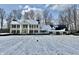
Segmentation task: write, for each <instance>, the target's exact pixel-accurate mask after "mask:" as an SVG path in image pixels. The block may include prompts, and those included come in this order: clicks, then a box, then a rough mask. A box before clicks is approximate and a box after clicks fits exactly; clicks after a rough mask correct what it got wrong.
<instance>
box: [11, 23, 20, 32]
mask: <svg viewBox="0 0 79 59" xmlns="http://www.w3.org/2000/svg"><path fill="white" fill-rule="evenodd" d="M12 25H16V28H13V27H12ZM17 25H18V24H11V25H10V33H11V34H12V33H13V31H15V33H14V34H20V27H19V28H18V27H17ZM19 26H20V25H19Z"/></svg>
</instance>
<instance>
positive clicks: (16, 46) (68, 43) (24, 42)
mask: <svg viewBox="0 0 79 59" xmlns="http://www.w3.org/2000/svg"><path fill="white" fill-rule="evenodd" d="M37 40H38V42H37ZM0 54H1V55H2V54H4V55H65V54H66V55H73V54H79V36H73V35H57V36H56V35H20V36H18V35H17V36H0Z"/></svg>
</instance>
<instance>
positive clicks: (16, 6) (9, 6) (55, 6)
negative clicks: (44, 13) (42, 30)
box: [0, 4, 71, 19]
mask: <svg viewBox="0 0 79 59" xmlns="http://www.w3.org/2000/svg"><path fill="white" fill-rule="evenodd" d="M26 5H27V4H0V8H3V9H4V10H5V11H6V13H7V14H8V13H10V12H11V10H13V9H19V8H24V7H25V6H26ZM28 6H29V7H34V8H40V9H45V8H47V7H48V6H49V8H50V10H51V13H52V15H53V17H54V18H55V19H57V17H58V14H59V11H61V10H64V9H65V8H66V7H70V6H71V5H70V4H69V5H68V4H60V5H58V4H52V5H48V4H28ZM48 10H49V9H48Z"/></svg>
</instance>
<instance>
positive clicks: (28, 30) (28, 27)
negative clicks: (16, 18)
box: [27, 24, 29, 34]
mask: <svg viewBox="0 0 79 59" xmlns="http://www.w3.org/2000/svg"><path fill="white" fill-rule="evenodd" d="M27 26H28V34H29V24H27Z"/></svg>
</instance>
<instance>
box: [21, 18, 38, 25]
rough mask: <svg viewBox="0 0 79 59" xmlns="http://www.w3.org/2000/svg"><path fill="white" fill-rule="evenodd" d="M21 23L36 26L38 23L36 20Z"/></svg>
mask: <svg viewBox="0 0 79 59" xmlns="http://www.w3.org/2000/svg"><path fill="white" fill-rule="evenodd" d="M20 22H21V23H25V24H38V22H37V21H36V20H30V19H28V20H21V21H20Z"/></svg>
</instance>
